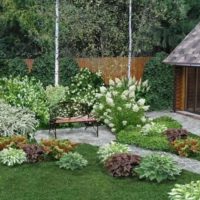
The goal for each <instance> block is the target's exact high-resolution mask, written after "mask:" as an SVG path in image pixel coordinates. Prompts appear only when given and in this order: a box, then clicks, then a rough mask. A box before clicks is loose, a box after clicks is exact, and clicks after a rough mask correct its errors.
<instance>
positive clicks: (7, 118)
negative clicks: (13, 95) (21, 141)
mask: <svg viewBox="0 0 200 200" xmlns="http://www.w3.org/2000/svg"><path fill="white" fill-rule="evenodd" d="M0 122H1V123H0V135H3V136H11V135H14V134H22V135H25V134H33V133H34V132H35V130H36V127H37V126H38V124H39V123H38V120H36V119H35V114H34V113H33V112H31V111H30V110H29V109H27V108H17V107H14V106H11V105H9V104H7V103H5V102H3V101H0Z"/></svg>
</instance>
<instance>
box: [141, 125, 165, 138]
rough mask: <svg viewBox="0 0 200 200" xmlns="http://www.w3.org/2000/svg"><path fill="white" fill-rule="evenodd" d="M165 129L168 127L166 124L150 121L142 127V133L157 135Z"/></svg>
mask: <svg viewBox="0 0 200 200" xmlns="http://www.w3.org/2000/svg"><path fill="white" fill-rule="evenodd" d="M165 130H167V127H166V126H165V125H163V124H159V123H155V122H150V123H147V124H145V125H144V126H143V127H142V129H141V133H142V135H155V134H161V133H163V132H164V131H165Z"/></svg>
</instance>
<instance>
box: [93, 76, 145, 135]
mask: <svg viewBox="0 0 200 200" xmlns="http://www.w3.org/2000/svg"><path fill="white" fill-rule="evenodd" d="M147 91H148V83H147V82H143V83H142V82H141V81H139V82H138V81H136V80H135V79H134V78H132V79H130V80H129V81H128V80H127V79H122V80H119V79H115V81H112V80H110V87H109V88H105V87H101V88H100V93H98V94H97V95H96V96H97V98H98V100H97V103H96V105H95V106H94V111H93V112H94V113H95V115H96V117H97V118H98V119H99V120H101V121H103V122H104V123H105V124H106V125H108V126H109V127H110V128H111V130H112V132H119V131H120V130H123V129H124V128H125V127H127V126H130V125H132V126H136V125H142V124H144V122H145V121H146V118H145V116H144V112H145V111H147V110H148V108H149V106H146V105H145V99H144V98H141V97H142V96H143V97H144V96H145V94H146V92H147Z"/></svg>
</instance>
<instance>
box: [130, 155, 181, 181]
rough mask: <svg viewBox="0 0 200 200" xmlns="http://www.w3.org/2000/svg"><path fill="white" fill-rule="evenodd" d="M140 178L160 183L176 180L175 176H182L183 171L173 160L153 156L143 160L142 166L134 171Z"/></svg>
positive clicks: (161, 156) (162, 156) (166, 157)
mask: <svg viewBox="0 0 200 200" xmlns="http://www.w3.org/2000/svg"><path fill="white" fill-rule="evenodd" d="M133 173H137V174H138V175H139V177H140V178H141V179H142V178H145V179H148V180H150V181H154V180H155V181H157V182H158V183H160V182H162V181H164V180H175V176H178V175H180V173H181V169H180V168H179V167H178V166H177V165H176V163H175V162H174V161H173V159H172V158H171V157H169V156H166V155H161V154H153V155H150V156H146V157H144V158H143V159H142V161H141V163H140V166H139V167H136V168H135V169H133Z"/></svg>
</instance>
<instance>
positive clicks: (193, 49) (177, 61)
mask: <svg viewBox="0 0 200 200" xmlns="http://www.w3.org/2000/svg"><path fill="white" fill-rule="evenodd" d="M163 62H164V63H167V64H172V65H181V66H199V67H200V23H199V24H197V26H196V27H195V28H194V29H193V30H192V31H191V32H190V33H189V34H188V35H187V36H186V37H185V39H184V40H183V41H182V42H181V43H180V44H179V45H178V46H177V47H176V48H175V49H174V50H173V51H172V53H171V54H170V55H169V56H168V57H167V58H166V59H165V60H164V61H163Z"/></svg>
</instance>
